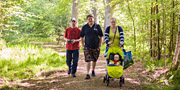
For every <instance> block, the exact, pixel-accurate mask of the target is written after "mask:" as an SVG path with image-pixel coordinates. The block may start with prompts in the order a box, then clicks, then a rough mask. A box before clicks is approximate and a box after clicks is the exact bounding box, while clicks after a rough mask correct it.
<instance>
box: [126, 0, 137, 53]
mask: <svg viewBox="0 0 180 90" xmlns="http://www.w3.org/2000/svg"><path fill="white" fill-rule="evenodd" d="M127 3H128V10H129V14H130V17H131V20H132V22H133V30H134V51H135V52H136V30H135V22H134V18H133V16H132V14H131V9H130V7H129V1H128V0H127Z"/></svg>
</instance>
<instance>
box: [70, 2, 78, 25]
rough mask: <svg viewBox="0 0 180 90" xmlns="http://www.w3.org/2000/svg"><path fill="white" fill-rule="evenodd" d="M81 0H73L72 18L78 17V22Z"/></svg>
mask: <svg viewBox="0 0 180 90" xmlns="http://www.w3.org/2000/svg"><path fill="white" fill-rule="evenodd" d="M78 4H79V0H73V6H72V16H71V18H76V20H77V22H78V14H79V13H78V11H79V7H78Z"/></svg>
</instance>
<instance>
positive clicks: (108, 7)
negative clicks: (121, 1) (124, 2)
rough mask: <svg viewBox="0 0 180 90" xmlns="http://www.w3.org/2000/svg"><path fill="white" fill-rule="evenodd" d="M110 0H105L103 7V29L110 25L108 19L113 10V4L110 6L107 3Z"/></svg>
mask: <svg viewBox="0 0 180 90" xmlns="http://www.w3.org/2000/svg"><path fill="white" fill-rule="evenodd" d="M111 1H112V0H106V2H107V3H106V7H105V22H104V30H105V29H106V27H108V26H109V25H110V19H111V17H112V15H113V10H114V7H115V5H112V6H111V7H110V5H108V4H109V3H110V2H111Z"/></svg>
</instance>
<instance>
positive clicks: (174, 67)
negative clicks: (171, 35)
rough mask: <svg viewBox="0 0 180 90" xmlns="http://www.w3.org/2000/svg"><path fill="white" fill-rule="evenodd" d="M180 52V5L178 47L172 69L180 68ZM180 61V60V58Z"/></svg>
mask: <svg viewBox="0 0 180 90" xmlns="http://www.w3.org/2000/svg"><path fill="white" fill-rule="evenodd" d="M179 54H180V7H179V29H178V34H177V40H176V49H175V53H174V58H173V62H172V65H171V70H176V69H178V66H179V63H178V60H179ZM179 62H180V60H179Z"/></svg>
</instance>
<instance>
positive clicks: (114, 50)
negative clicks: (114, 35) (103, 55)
mask: <svg viewBox="0 0 180 90" xmlns="http://www.w3.org/2000/svg"><path fill="white" fill-rule="evenodd" d="M111 53H114V54H119V55H121V57H122V59H123V58H124V57H123V50H122V49H121V47H119V46H113V47H109V49H108V53H107V59H109V55H110V54H111Z"/></svg>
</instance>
